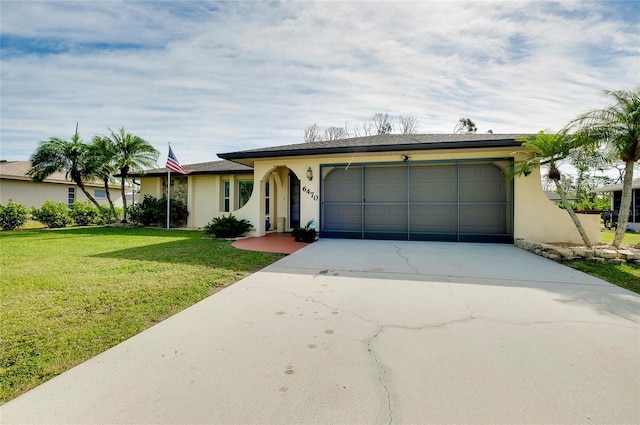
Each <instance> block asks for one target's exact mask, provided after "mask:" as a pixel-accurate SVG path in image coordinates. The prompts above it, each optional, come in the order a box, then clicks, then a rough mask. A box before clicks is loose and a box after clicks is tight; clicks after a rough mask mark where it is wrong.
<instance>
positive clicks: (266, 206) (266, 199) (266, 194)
mask: <svg viewBox="0 0 640 425" xmlns="http://www.w3.org/2000/svg"><path fill="white" fill-rule="evenodd" d="M269 201H270V196H269V182H266V183H265V184H264V215H266V216H267V217H268V216H269Z"/></svg>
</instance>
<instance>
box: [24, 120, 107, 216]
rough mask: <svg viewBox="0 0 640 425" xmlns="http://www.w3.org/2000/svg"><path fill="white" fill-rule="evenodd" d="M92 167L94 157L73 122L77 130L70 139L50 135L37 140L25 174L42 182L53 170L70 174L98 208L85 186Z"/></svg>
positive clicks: (91, 173)
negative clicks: (29, 165)
mask: <svg viewBox="0 0 640 425" xmlns="http://www.w3.org/2000/svg"><path fill="white" fill-rule="evenodd" d="M95 169H96V160H95V159H94V158H93V157H92V155H91V152H90V150H89V147H88V146H87V145H86V144H85V143H84V142H82V140H80V136H79V135H78V126H77V125H76V133H75V134H74V135H73V137H72V138H71V140H64V139H60V138H57V137H51V138H50V139H49V140H46V141H43V142H40V145H39V146H38V148H37V149H36V151H35V152H34V153H33V155H31V168H30V169H29V171H28V172H27V175H28V176H29V177H31V179H32V180H33V181H34V182H42V181H44V179H46V178H47V177H49V176H50V175H51V174H53V173H55V172H58V171H59V172H63V173H65V174H66V177H67V178H69V177H71V180H72V181H73V182H74V183H75V184H76V185H78V187H79V188H80V190H81V191H82V193H84V195H85V196H86V197H87V199H89V200H90V201H91V202H92V203H93V204H94V205H95V206H96V207H97V208H100V204H99V203H98V201H96V200H95V198H94V197H93V196H92V195H91V193H89V192H88V191H87V189H86V187H85V183H86V181H87V180H88V179H90V178H91V177H92V176H93V175H94V172H95Z"/></svg>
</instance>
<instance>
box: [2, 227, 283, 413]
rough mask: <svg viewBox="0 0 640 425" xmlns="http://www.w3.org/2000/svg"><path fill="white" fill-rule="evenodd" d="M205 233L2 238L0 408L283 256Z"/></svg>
mask: <svg viewBox="0 0 640 425" xmlns="http://www.w3.org/2000/svg"><path fill="white" fill-rule="evenodd" d="M282 257H283V255H281V254H270V253H260V252H251V251H240V250H237V249H235V248H233V247H232V246H231V243H230V242H228V241H221V240H215V239H209V238H205V235H204V233H203V232H200V231H184V230H172V231H166V230H158V229H137V228H121V227H86V228H67V229H61V230H18V231H11V232H1V233H0V269H1V270H2V284H1V286H0V312H1V313H0V314H1V315H2V316H1V318H0V335H1V340H0V382H1V385H0V403H3V402H6V401H8V400H10V399H12V398H14V397H16V396H18V395H19V394H21V393H23V392H25V391H27V390H28V389H30V388H33V387H35V386H36V385H38V384H41V383H43V382H44V381H46V380H48V379H50V378H52V377H54V376H56V375H58V374H60V373H62V372H64V371H65V370H67V369H69V368H71V367H73V366H75V365H77V364H79V363H81V362H83V361H85V360H87V359H89V358H91V357H93V356H95V355H96V354H98V353H101V352H103V351H105V350H106V349H107V348H109V347H112V346H114V345H116V344H118V343H119V342H121V341H124V340H125V339H127V338H129V337H131V336H133V335H135V334H137V333H139V332H140V331H142V330H144V329H146V328H148V327H150V326H152V325H153V324H154V323H157V322H159V321H161V320H163V319H165V318H167V317H169V316H171V315H173V314H175V313H177V312H179V311H180V310H183V309H184V308H186V307H188V306H190V305H193V304H195V303H196V302H198V301H200V300H202V299H204V298H206V297H207V296H209V295H210V294H212V293H214V292H216V291H218V290H220V289H221V288H224V287H226V286H228V285H230V284H232V283H234V282H236V281H238V280H240V279H241V278H243V277H244V276H246V275H248V274H250V273H252V272H255V271H256V270H259V269H261V268H263V267H265V266H267V265H269V264H271V263H273V262H274V261H276V260H278V259H280V258H282Z"/></svg>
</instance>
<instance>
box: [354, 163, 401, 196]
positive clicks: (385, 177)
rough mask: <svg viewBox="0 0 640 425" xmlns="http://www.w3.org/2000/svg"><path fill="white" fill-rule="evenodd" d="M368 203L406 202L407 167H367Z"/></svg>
mask: <svg viewBox="0 0 640 425" xmlns="http://www.w3.org/2000/svg"><path fill="white" fill-rule="evenodd" d="M364 178H365V182H366V184H365V195H364V196H365V200H366V202H406V201H407V169H406V167H398V166H395V167H366V168H365V177H364Z"/></svg>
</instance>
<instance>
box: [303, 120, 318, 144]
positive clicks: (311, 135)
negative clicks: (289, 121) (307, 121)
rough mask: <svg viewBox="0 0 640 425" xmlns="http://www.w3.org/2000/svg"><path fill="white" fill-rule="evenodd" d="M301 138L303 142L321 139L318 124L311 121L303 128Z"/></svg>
mask: <svg viewBox="0 0 640 425" xmlns="http://www.w3.org/2000/svg"><path fill="white" fill-rule="evenodd" d="M303 139H304V142H305V143H313V142H319V141H321V140H322V136H320V129H319V128H318V124H316V123H313V124H311V125H310V126H309V127H307V128H305V129H304V136H303Z"/></svg>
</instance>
